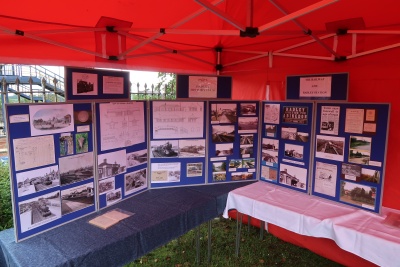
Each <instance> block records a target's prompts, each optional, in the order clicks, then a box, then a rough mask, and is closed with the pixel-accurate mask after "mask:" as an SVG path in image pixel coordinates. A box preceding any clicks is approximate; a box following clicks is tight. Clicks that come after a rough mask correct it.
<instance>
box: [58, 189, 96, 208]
mask: <svg viewBox="0 0 400 267" xmlns="http://www.w3.org/2000/svg"><path fill="white" fill-rule="evenodd" d="M92 205H94V190H93V183H87V184H83V185H79V186H76V187H72V188H68V189H65V190H62V191H61V214H62V215H65V214H68V213H71V212H75V211H77V210H81V209H84V208H86V207H89V206H92Z"/></svg>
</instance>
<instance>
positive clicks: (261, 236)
mask: <svg viewBox="0 0 400 267" xmlns="http://www.w3.org/2000/svg"><path fill="white" fill-rule="evenodd" d="M264 228H265V222H264V221H260V240H263V238H264Z"/></svg>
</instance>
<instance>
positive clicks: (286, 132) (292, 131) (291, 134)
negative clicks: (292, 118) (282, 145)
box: [281, 127, 297, 140]
mask: <svg viewBox="0 0 400 267" xmlns="http://www.w3.org/2000/svg"><path fill="white" fill-rule="evenodd" d="M281 139H287V140H296V139H297V128H293V127H282V129H281Z"/></svg>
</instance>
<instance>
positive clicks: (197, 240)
mask: <svg viewBox="0 0 400 267" xmlns="http://www.w3.org/2000/svg"><path fill="white" fill-rule="evenodd" d="M196 262H197V264H199V263H200V226H197V228H196Z"/></svg>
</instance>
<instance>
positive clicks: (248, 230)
mask: <svg viewBox="0 0 400 267" xmlns="http://www.w3.org/2000/svg"><path fill="white" fill-rule="evenodd" d="M250 225H251V216H250V215H247V232H248V233H250Z"/></svg>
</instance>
